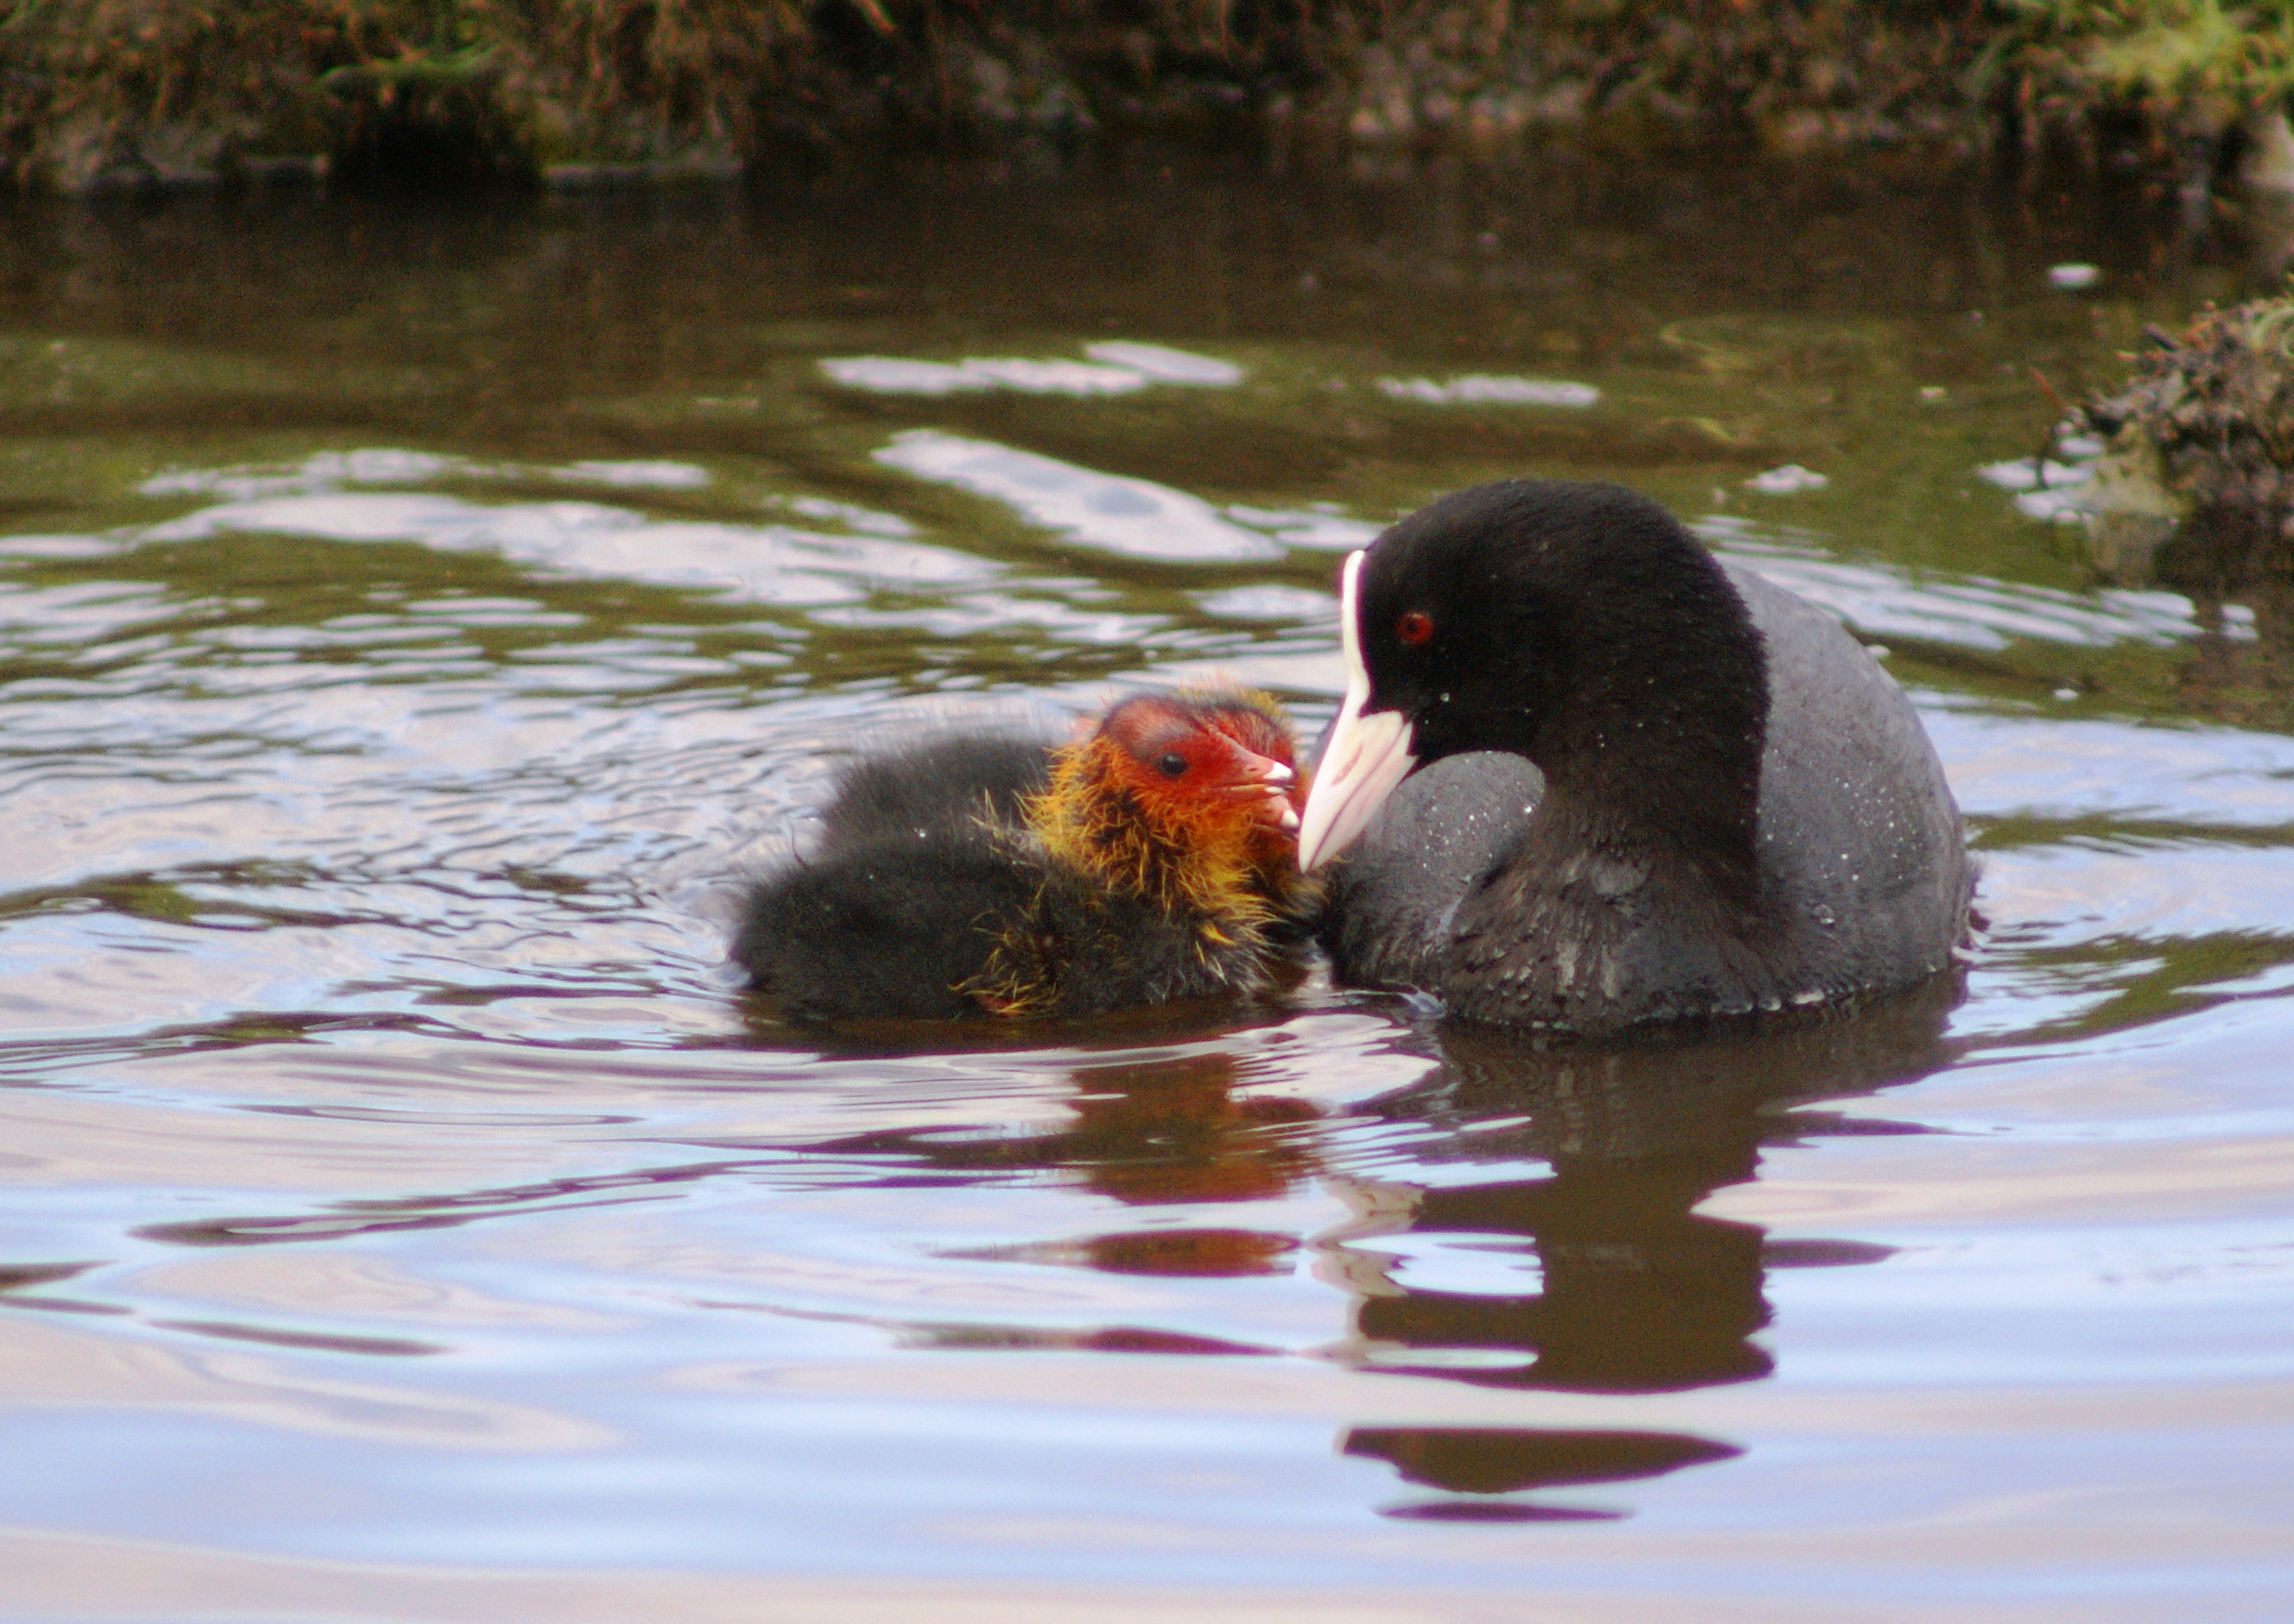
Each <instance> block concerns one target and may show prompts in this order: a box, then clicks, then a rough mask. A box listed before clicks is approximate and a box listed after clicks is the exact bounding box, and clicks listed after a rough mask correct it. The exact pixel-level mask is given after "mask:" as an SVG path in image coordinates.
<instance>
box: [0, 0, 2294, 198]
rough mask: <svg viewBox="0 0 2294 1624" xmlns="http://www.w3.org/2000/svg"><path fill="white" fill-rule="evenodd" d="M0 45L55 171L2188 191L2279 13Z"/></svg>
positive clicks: (50, 24) (1391, 21) (202, 17)
mask: <svg viewBox="0 0 2294 1624" xmlns="http://www.w3.org/2000/svg"><path fill="white" fill-rule="evenodd" d="M0 64H4V65H0V167H5V170H6V173H7V174H8V175H9V176H12V177H13V178H14V179H15V180H16V181H17V183H18V184H28V185H32V186H38V187H53V188H59V189H62V190H67V191H76V190H84V189H87V188H90V187H103V186H108V185H121V184H141V183H149V182H153V181H163V182H164V181H171V180H190V179H205V178H210V177H219V176H220V177H229V176H258V177H259V176H264V175H267V174H270V173H273V172H276V171H277V170H278V169H279V168H281V167H286V168H290V169H299V170H312V169H324V170H327V171H330V172H331V173H333V174H334V175H335V176H337V177H338V178H341V179H346V180H354V181H363V182H369V183H390V184H415V185H421V186H436V185H440V184H445V185H469V184H471V183H475V182H486V181H503V180H508V181H513V182H522V181H530V180H532V179H534V178H536V177H538V176H543V175H548V176H551V177H553V178H558V179H581V178H585V177H586V178H596V177H601V176H603V177H613V176H622V175H633V176H659V175H662V174H664V173H665V174H672V175H674V174H677V173H682V172H699V173H723V172H726V171H729V170H732V169H736V168H741V167H748V168H752V169H755V170H759V171H762V172H768V173H769V172H785V171H789V170H792V169H794V170H800V171H801V170H810V169H818V168H822V167H834V166H835V165H840V164H843V163H846V162H848V161H850V160H852V159H853V158H855V157H856V156H857V155H860V154H864V153H865V154H869V155H875V154H880V153H884V152H886V151H892V152H901V151H911V152H913V151H926V152H933V153H943V152H948V151H956V152H962V153H978V152H982V151H993V152H998V153H1004V152H1010V151H1014V150H1019V151H1027V152H1030V153H1048V154H1053V155H1056V154H1059V153H1063V152H1071V151H1073V149H1074V148H1076V147H1077V146H1079V145H1082V144H1084V143H1086V142H1093V141H1096V140H1101V139H1105V138H1107V137H1108V136H1111V135H1126V134H1132V133H1140V132H1148V133H1153V134H1154V135H1156V136H1157V137H1159V138H1164V139H1169V138H1172V137H1179V138H1182V139H1185V140H1188V141H1193V142H1208V143H1210V144H1217V145H1242V146H1245V147H1252V148H1258V149H1262V150H1266V151H1268V152H1269V153H1272V154H1273V155H1275V156H1276V157H1278V159H1288V158H1290V157H1293V156H1303V157H1312V156H1315V155H1329V154H1333V153H1362V152H1366V151H1367V152H1373V153H1423V152H1425V151H1426V150H1429V149H1433V150H1439V151H1444V152H1459V153H1466V154H1470V155H1472V156H1474V157H1478V158H1483V159H1487V158H1493V157H1500V156H1503V155H1505V154H1506V153H1513V152H1517V151H1520V150H1521V149H1523V148H1525V147H1528V146H1533V145H1537V144H1540V143H1546V142H1552V141H1554V140H1557V139H1558V140H1566V141H1573V142H1583V141H1594V142H1600V143H1602V144H1605V145H1612V146H1614V145H1618V144H1625V145H1629V146H1637V147H1648V146H1663V147H1668V148H1679V147H1684V146H1687V147H1702V148H1712V147H1757V148H1763V149H1766V150H1769V151H1772V152H1775V151H1782V152H1787V153H1794V152H1802V151H1808V150H1811V149H1821V148H1838V147H1842V146H1850V147H1874V146H1882V147H1897V148H1905V149H1909V150H1912V151H1914V152H1917V153H1923V154H1927V153H1936V152H1938V151H1941V152H1945V153H1959V154H1966V153H1976V152H1982V151H1986V150H2003V149H2004V150H2027V149H2032V148H2038V147H2042V146H2048V145H2068V146H2071V147H2073V148H2076V149H2079V150H2081V151H2083V152H2084V153H2086V154H2087V155H2089V156H2091V157H2092V156H2097V155H2103V154H2113V155H2118V156H2122V157H2127V158H2130V159H2132V160H2134V161H2136V162H2138V163H2141V164H2142V165H2146V166H2147V167H2149V168H2151V169H2152V170H2154V171H2155V172H2157V173H2158V174H2159V175H2160V176H2163V177H2164V178H2167V179H2169V180H2174V181H2178V182H2180V183H2182V184H2183V185H2184V186H2186V187H2192V188H2197V189H2201V190H2203V188H2204V187H2205V186H2206V185H2207V184H2208V183H2209V182H2210V181H2211V180H2213V179H2214V178H2216V177H2217V176H2218V175H2219V174H2220V173H2222V172H2225V171H2227V170H2229V169H2231V168H2233V167H2239V166H2243V167H2245V168H2247V169H2249V170H2252V171H2255V172H2258V173H2262V174H2265V175H2266V176H2268V175H2275V174H2277V173H2279V172H2280V171H2284V170H2286V169H2288V167H2289V152H2288V148H2289V143H2288V142H2287V141H2286V139H2285V131H2286V127H2285V121H2284V117H2283V108H2284V105H2285V97H2286V92H2287V88H2288V83H2289V80H2290V79H2294V5H2290V4H2289V0H2257V3H2256V4H2255V5H2254V6H2247V7H2243V8H2239V7H2229V6H2222V5H2219V4H2215V3H2212V0H2208V3H2204V4H2200V3H2195V0H2121V3H2119V4H2115V5H2111V6H2091V5H2074V4H2071V3H2070V0H2012V3H2010V0H1992V3H1989V4H1986V3H1983V0H1885V3H1880V4H1848V3H1845V0H1387V3H1379V0H1280V3H1278V0H1013V3H1005V4H993V5H991V4H987V3H985V0H813V3H811V4H807V3H806V0H508V3H506V4H494V5H488V4H483V0H338V3H335V4H326V3H324V0H279V3H266V4H254V3H249V0H224V3H221V4H215V3H213V0H8V3H7V4H6V5H0Z"/></svg>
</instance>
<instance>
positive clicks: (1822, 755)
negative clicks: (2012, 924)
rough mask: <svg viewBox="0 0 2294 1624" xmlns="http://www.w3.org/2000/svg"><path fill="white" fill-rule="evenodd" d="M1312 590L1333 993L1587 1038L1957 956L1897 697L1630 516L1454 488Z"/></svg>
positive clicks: (1667, 530) (1931, 797)
mask: <svg viewBox="0 0 2294 1624" xmlns="http://www.w3.org/2000/svg"><path fill="white" fill-rule="evenodd" d="M1343 596H1344V601H1343V605H1342V608H1341V620H1340V625H1341V635H1342V638H1343V641H1344V645H1345V654H1346V701H1345V704H1344V705H1343V707H1342V708H1341V710H1340V711H1339V715H1338V720H1337V721H1336V723H1335V724H1334V729H1333V732H1332V734H1331V737H1330V740H1329V743H1328V744H1327V746H1326V748H1325V749H1324V751H1323V757H1322V762H1321V765H1320V767H1319V771H1318V776H1317V778H1316V781H1315V784H1314V789H1313V794H1312V797H1310V799H1309V800H1308V801H1307V807H1306V812H1305V815H1304V818H1303V826H1302V827H1301V829H1300V836H1299V847H1300V848H1299V856H1300V863H1301V865H1302V866H1303V867H1305V868H1307V869H1313V868H1315V867H1316V866H1317V865H1319V864H1321V863H1323V862H1324V861H1326V860H1327V859H1329V858H1330V857H1334V856H1335V855H1336V854H1338V853H1339V852H1341V851H1344V850H1346V849H1347V848H1349V847H1350V846H1351V847H1352V853H1351V856H1350V857H1349V858H1348V860H1347V861H1346V862H1345V863H1343V864H1342V865H1340V866H1339V869H1337V870H1336V872H1335V876H1334V880H1333V882H1332V886H1331V894H1330V898H1329V912H1328V913H1327V914H1326V915H1325V921H1326V923H1325V926H1324V928H1323V942H1324V945H1325V946H1326V947H1327V948H1328V949H1329V950H1330V953H1331V956H1332V960H1333V962H1334V968H1335V971H1336V972H1337V974H1338V976H1339V977H1340V979H1341V980H1344V981H1348V982H1355V983H1357V984H1370V985H1392V986H1413V987H1417V988H1421V989H1424V990H1425V991H1427V992H1430V993H1433V994H1437V995H1438V996H1439V997H1440V998H1441V999H1442V1000H1443V1001H1444V1004H1445V1005H1446V1007H1447V1009H1448V1012H1449V1013H1451V1014H1453V1015H1455V1016H1462V1017H1465V1018H1467V1019H1471V1020H1477V1021H1484V1022H1491V1023H1497V1024H1503V1025H1507V1026H1514V1027H1526V1028H1545V1029H1551V1030H1564V1031H1574V1032H1580V1033H1588V1034H1601V1033H1615V1032H1618V1031H1620V1030H1622V1029H1624V1028H1632V1027H1637V1026H1641V1025H1643V1024H1645V1023H1652V1022H1661V1021H1673V1020H1680V1019H1683V1018H1686V1017H1692V1016H1713V1015H1735V1014H1745V1013H1750V1012H1754V1011H1761V1010H1776V1009H1780V1008H1788V1007H1792V1006H1800V1005H1821V1004H1824V1003H1827V1002H1830V1001H1832V1000H1835V999H1840V998H1844V997H1847V996H1849V995H1852V994H1860V993H1868V992H1879V991H1884V990H1888V989H1892V988H1900V987H1906V986H1910V985H1912V984H1914V983H1915V982H1921V981H1923V980H1925V979H1926V978H1927V977H1930V976H1932V975H1935V974H1936V973H1937V972H1938V971H1943V970H1945V969H1946V968H1947V967H1948V965H1949V964H1950V963H1951V962H1952V958H1953V949H1954V948H1956V947H1959V945H1960V944H1962V943H1963V942H1964V941H1965V940H1966V938H1967V932H1968V925H1969V918H1968V908H1969V902H1970V894H1971V892H1972V890H1973V885H1974V875H1975V870H1974V866H1973V864H1972V862H1971V861H1970V858H1969V857H1968V854H1967V849H1966V846H1965V843H1964V840H1963V837H1962V835H1961V830H1960V823H1959V808H1958V806H1957V805H1956V804H1954V802H1953V801H1952V798H1951V791H1950V789H1949V788H1948V786H1947V785H1946V783H1945V781H1944V775H1943V769H1942V768H1941V767H1940V766H1939V765H1938V764H1937V762H1936V754H1935V751H1934V749H1933V748H1932V747H1931V746H1930V744H1928V740H1927V735H1926V733H1925V732H1924V731H1923V730H1922V729H1921V727H1920V723H1919V720H1918V718H1917V717H1916V716H1915V715H1914V713H1913V710H1912V707H1911V705H1910V703H1909V702H1908V701H1907V700H1906V699H1905V698H1904V697H1903V694H1902V690H1901V689H1899V688H1898V687H1896V685H1895V683H1894V682H1893V681H1892V680H1891V678H1890V677H1888V676H1887V675H1886V674H1885V673H1883V672H1882V671H1881V670H1880V668H1879V664H1878V663H1877V662H1876V661H1875V659H1874V658H1873V656H1872V654H1871V653H1869V652H1868V651H1867V650H1866V649H1865V648H1863V647H1862V646H1861V645H1860V644H1858V643H1857V642H1856V640H1855V639H1854V638H1853V637H1851V636H1850V635H1849V634H1848V633H1847V631H1846V630H1844V629H1843V628H1842V627H1841V625H1840V624H1839V622H1837V621H1836V620H1834V619H1833V618H1832V617H1831V616H1829V615H1827V614H1825V613H1824V612H1823V610H1821V609H1819V608H1816V607H1815V606H1813V605H1812V604H1810V603H1808V602H1806V601H1805V600H1804V599H1801V598H1799V597H1796V596H1793V595H1792V594H1790V593H1789V592H1786V591H1784V590H1782V589H1781V588H1779V587H1777V586H1774V585H1770V584H1769V583H1767V582H1766V581H1764V580H1763V579H1761V577H1760V576H1759V575H1757V574H1754V573H1753V572H1751V571H1750V570H1747V569H1744V568H1742V567H1740V566H1738V565H1735V564H1733V563H1728V562H1721V561H1720V560H1716V559H1715V558H1714V557H1713V556H1712V555H1711V554H1710V553H1709V552H1707V551H1705V550H1704V548H1703V547H1701V546H1699V545H1698V542H1697V541H1696V539H1694V538H1693V537H1691V536H1690V535H1689V534H1688V532H1687V531H1686V529H1685V528H1682V526H1681V525H1680V523H1679V522H1678V521H1677V520H1676V519H1675V518H1674V517H1673V516H1672V515H1671V514H1669V513H1667V512H1666V511H1665V510H1664V508H1663V507H1660V506H1659V505H1657V504H1656V503H1654V502H1652V501H1651V500H1649V499H1648V498H1647V497H1644V496H1641V495H1639V494H1635V493H1633V492H1630V491H1627V490H1624V489H1621V488H1619V487H1618V486H1614V485H1606V484H1593V483H1565V482H1549V481H1541V480H1517V481H1509V482H1506V483H1501V484H1493V485H1483V486H1480V487H1478V488H1476V489H1473V490H1468V491H1461V492H1458V493H1456V494H1452V495H1449V496H1446V497H1443V498H1442V499H1441V500H1439V501H1437V502H1435V503H1434V504H1432V505H1430V506H1428V507H1426V508H1425V509H1423V510H1422V511H1420V512H1418V513H1416V514H1414V515H1412V516H1411V517H1408V518H1405V519H1403V521H1402V522H1401V523H1399V524H1397V525H1395V526H1394V527H1393V528H1391V529H1389V530H1387V531H1386V532H1385V533H1384V534H1383V535H1381V536H1380V537H1379V538H1378V539H1377V540H1375V541H1374V542H1372V543H1371V544H1370V546H1369V547H1368V549H1367V550H1366V551H1362V552H1358V553H1357V554H1355V555H1354V556H1353V557H1352V558H1350V559H1348V560H1347V561H1346V574H1345V587H1344V595H1343ZM1489 753H1494V754H1489ZM1412 775H1415V776H1414V777H1413V776H1412Z"/></svg>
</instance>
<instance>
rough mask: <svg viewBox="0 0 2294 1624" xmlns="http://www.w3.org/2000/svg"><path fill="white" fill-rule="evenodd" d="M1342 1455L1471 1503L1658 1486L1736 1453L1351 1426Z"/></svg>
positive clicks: (1559, 1513) (1580, 1436) (1675, 1437)
mask: <svg viewBox="0 0 2294 1624" xmlns="http://www.w3.org/2000/svg"><path fill="white" fill-rule="evenodd" d="M1343 1448H1344V1452H1345V1453H1346V1454H1348V1455H1363V1456H1368V1457H1369V1458H1371V1459H1379V1460H1387V1461H1391V1462H1392V1464H1393V1466H1394V1469H1395V1470H1396V1471H1399V1472H1400V1473H1401V1474H1402V1478H1403V1482H1412V1483H1422V1484H1424V1485H1425V1487H1427V1488H1430V1489H1446V1490H1448V1491H1449V1492H1450V1493H1456V1494H1476V1495H1497V1494H1511V1493H1522V1492H1525V1491H1529V1490H1537V1489H1554V1488H1565V1487H1573V1486H1576V1485H1580V1484H1584V1483H1614V1482H1630V1481H1632V1480H1634V1479H1639V1478H1652V1477H1663V1476H1664V1475H1665V1474H1666V1473H1667V1472H1674V1471H1680V1470H1681V1469H1682V1468H1683V1467H1686V1466H1704V1465H1708V1464H1709V1463H1711V1462H1713V1461H1716V1460H1727V1459H1732V1458H1734V1457H1735V1456H1738V1455H1742V1454H1743V1452H1744V1451H1743V1450H1742V1449H1740V1448H1736V1447H1735V1446H1734V1445H1732V1444H1721V1443H1715V1442H1713V1441H1712V1440H1710V1439H1709V1438H1698V1437H1687V1436H1686V1435H1684V1434H1680V1433H1664V1432H1591V1431H1570V1430H1562V1429H1560V1428H1543V1429H1541V1428H1531V1427H1508V1426H1357V1427H1356V1428H1355V1429H1354V1430H1353V1431H1352V1432H1349V1433H1348V1434H1346V1441H1345V1443H1344V1446H1343ZM1385 1515H1386V1516H1394V1517H1403V1518H1408V1519H1411V1520H1414V1521H1421V1522H1609V1521H1614V1520H1615V1519H1616V1518H1618V1517H1619V1516H1623V1515H1624V1514H1623V1513H1621V1512H1618V1511H1611V1510H1596V1509H1592V1508H1588V1507H1581V1506H1570V1505H1539V1504H1538V1503H1536V1502H1527V1501H1518V1500H1513V1501H1491V1500H1464V1501H1460V1500H1436V1501H1431V1502H1425V1503H1421V1504H1416V1505H1396V1506H1389V1507H1387V1508H1386V1510H1385Z"/></svg>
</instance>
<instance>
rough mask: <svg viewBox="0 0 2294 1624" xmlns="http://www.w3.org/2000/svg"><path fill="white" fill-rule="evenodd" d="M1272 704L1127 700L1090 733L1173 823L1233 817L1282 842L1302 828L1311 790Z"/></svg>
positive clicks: (1128, 783)
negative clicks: (1222, 814)
mask: <svg viewBox="0 0 2294 1624" xmlns="http://www.w3.org/2000/svg"><path fill="white" fill-rule="evenodd" d="M1272 705H1273V701H1272V700H1270V699H1266V698H1263V697H1261V696H1257V695H1250V694H1244V693H1242V692H1239V691H1234V690H1221V689H1212V690H1193V691H1182V692H1180V693H1176V694H1145V695H1140V696H1138V697H1136V698H1130V699H1125V700H1123V701H1122V702H1120V703H1119V704H1118V705H1116V706H1115V707H1114V709H1112V710H1109V711H1108V712H1107V715H1106V717H1104V718H1103V719H1102V720H1101V721H1100V722H1099V725H1098V726H1097V727H1096V729H1095V730H1093V733H1092V735H1091V738H1090V739H1089V740H1088V741H1087V742H1086V743H1085V745H1084V748H1085V750H1091V749H1093V748H1094V747H1095V746H1100V745H1104V746H1106V747H1107V748H1106V749H1105V751H1104V754H1105V755H1106V758H1107V765H1108V766H1109V767H1111V768H1112V769H1113V772H1114V776H1116V777H1117V778H1119V779H1120V780H1121V781H1122V783H1123V785H1124V787H1125V788H1126V789H1130V791H1131V792H1132V793H1133V794H1135V795H1137V796H1139V797H1140V798H1141V800H1142V801H1147V802H1149V803H1150V804H1153V805H1154V806H1156V807H1158V808H1159V809H1161V810H1166V811H1168V812H1170V813H1171V814H1172V815H1174V816H1176V817H1180V818H1183V819H1184V818H1187V817H1188V816H1189V815H1190V814H1191V815H1192V816H1194V817H1197V818H1199V817H1202V816H1205V815H1210V814H1214V813H1215V812H1218V811H1221V810H1228V809H1232V810H1234V811H1238V812H1245V813H1247V814H1248V816H1249V819H1250V821H1251V822H1253V823H1261V824H1264V825H1266V827H1268V828H1269V829H1272V830H1276V831H1279V832H1281V833H1282V834H1285V835H1290V834H1294V833H1295V832H1296V830H1297V828H1298V826H1299V812H1300V808H1301V807H1302V806H1303V805H1304V804H1305V795H1306V786H1305V783H1304V781H1303V779H1302V778H1300V774H1299V772H1298V770H1297V764H1296V758H1297V752H1296V747H1295V746H1294V744H1292V742H1291V738H1290V733H1289V729H1288V728H1287V727H1285V726H1284V725H1283V723H1282V721H1281V720H1280V718H1279V715H1278V713H1277V712H1275V711H1274V710H1272Z"/></svg>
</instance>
